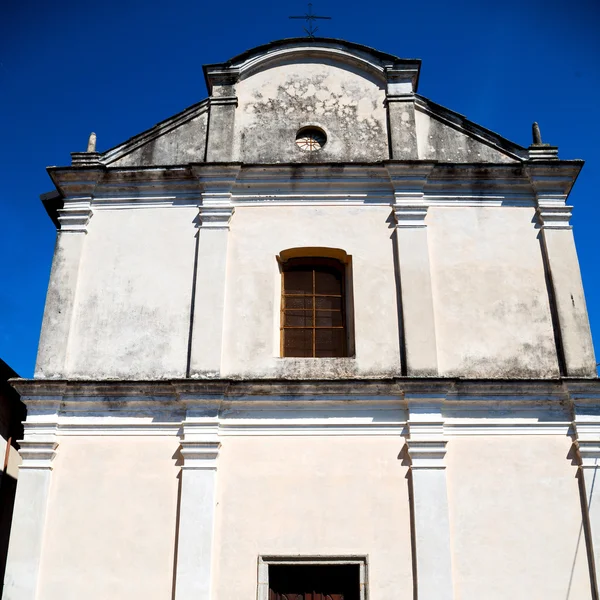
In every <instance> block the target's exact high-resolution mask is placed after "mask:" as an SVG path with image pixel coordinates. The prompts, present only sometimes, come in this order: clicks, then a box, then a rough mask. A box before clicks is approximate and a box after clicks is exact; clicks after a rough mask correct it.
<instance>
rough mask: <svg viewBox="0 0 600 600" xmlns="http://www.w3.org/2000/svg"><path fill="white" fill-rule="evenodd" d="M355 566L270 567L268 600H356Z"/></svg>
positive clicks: (357, 580) (357, 592)
mask: <svg viewBox="0 0 600 600" xmlns="http://www.w3.org/2000/svg"><path fill="white" fill-rule="evenodd" d="M359 599H360V582H359V566H358V565H269V600H359Z"/></svg>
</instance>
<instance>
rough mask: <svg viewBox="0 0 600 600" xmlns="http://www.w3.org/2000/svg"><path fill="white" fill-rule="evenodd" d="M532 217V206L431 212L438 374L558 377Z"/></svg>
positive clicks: (543, 280)
mask: <svg viewBox="0 0 600 600" xmlns="http://www.w3.org/2000/svg"><path fill="white" fill-rule="evenodd" d="M534 217H535V212H534V209H533V208H512V207H505V206H503V207H498V208H493V207H486V208H478V207H460V208H446V207H431V208H430V209H429V211H428V215H427V224H428V239H429V250H430V260H431V271H432V285H433V301H434V310H435V326H436V341H437V348H438V365H439V369H440V374H441V375H446V376H465V377H503V376H510V377H557V376H558V361H557V357H556V347H555V342H554V332H553V328H552V318H551V314H550V306H549V300H548V291H547V287H546V281H545V274H544V266H543V262H542V253H541V250H540V242H539V239H538V230H537V229H536V228H535V226H534Z"/></svg>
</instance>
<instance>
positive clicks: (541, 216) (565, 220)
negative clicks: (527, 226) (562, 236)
mask: <svg viewBox="0 0 600 600" xmlns="http://www.w3.org/2000/svg"><path fill="white" fill-rule="evenodd" d="M572 211H573V207H572V206H568V205H567V204H565V203H564V200H563V203H562V204H556V205H555V204H552V203H550V202H549V203H543V204H539V205H538V208H537V212H536V214H537V218H538V223H539V225H540V227H541V228H542V229H572V226H571V216H572V215H573V212H572Z"/></svg>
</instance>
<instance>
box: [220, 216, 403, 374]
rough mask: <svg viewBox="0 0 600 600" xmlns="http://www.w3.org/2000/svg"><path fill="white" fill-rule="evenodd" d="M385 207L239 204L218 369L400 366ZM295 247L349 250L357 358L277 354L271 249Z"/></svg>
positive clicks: (274, 252)
mask: <svg viewBox="0 0 600 600" xmlns="http://www.w3.org/2000/svg"><path fill="white" fill-rule="evenodd" d="M389 215H390V209H389V208H388V207H386V206H378V207H368V206H360V207H311V206H306V207H256V208H254V207H241V208H240V207H238V208H236V212H235V214H234V216H233V218H232V220H231V230H230V241H229V248H228V262H227V288H226V293H225V325H224V333H223V335H224V342H223V362H222V373H223V375H224V376H234V377H243V376H244V377H245V376H247V377H253V376H254V377H323V376H326V377H343V376H356V375H358V376H366V377H370V376H372V377H375V376H385V375H389V376H392V375H397V374H398V373H399V372H400V350H399V339H398V308H397V301H396V281H395V276H394V253H393V247H392V241H391V235H392V231H393V230H392V229H390V226H389V222H388V219H389ZM296 247H327V248H340V249H342V250H344V251H345V252H346V253H347V254H349V255H351V257H352V292H353V298H354V324H355V346H356V358H346V359H293V358H285V359H284V358H280V342H279V336H280V332H279V311H280V300H281V299H280V295H281V276H280V272H279V266H278V263H277V260H276V257H277V256H278V255H279V253H280V252H281V251H282V250H286V249H288V248H296Z"/></svg>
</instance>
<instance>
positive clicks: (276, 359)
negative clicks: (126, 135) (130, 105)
mask: <svg viewBox="0 0 600 600" xmlns="http://www.w3.org/2000/svg"><path fill="white" fill-rule="evenodd" d="M420 67H421V64H420V61H418V60H404V59H400V58H397V57H395V56H391V55H388V54H384V53H381V52H379V51H376V50H373V49H370V48H366V47H363V46H359V45H357V44H353V43H349V42H344V41H339V40H329V39H319V38H317V39H292V40H282V41H279V42H274V43H271V44H268V45H265V46H261V47H258V48H255V49H253V50H250V51H248V52H246V53H244V54H242V55H240V56H237V57H235V58H233V59H231V60H229V61H228V62H226V63H222V64H215V65H207V66H205V68H204V72H205V76H206V81H207V87H208V90H209V98H208V99H207V100H204V101H202V102H200V103H198V104H196V105H194V106H191V107H190V108H188V109H186V110H185V111H183V112H182V113H180V114H178V115H175V116H174V117H171V118H169V119H167V120H166V121H163V122H161V123H159V124H158V125H156V126H155V127H153V128H151V129H149V130H148V131H146V132H144V133H142V134H140V135H138V136H135V137H133V138H131V139H130V140H128V141H126V142H124V143H123V144H121V145H119V146H117V147H115V148H112V149H110V150H107V151H105V152H97V151H96V148H95V143H94V140H91V142H90V145H89V147H88V151H87V152H78V153H73V155H72V164H71V166H67V167H50V168H49V169H48V171H49V174H50V177H51V179H52V181H53V183H54V185H55V188H56V191H55V192H53V193H51V194H46V195H44V203H45V205H46V207H47V209H48V212H49V213H50V215H51V217H52V218H53V219H54V220H55V222H56V224H57V227H58V234H57V244H56V249H55V255H54V261H53V266H52V272H51V277H50V283H49V288H48V295H47V300H46V308H45V314H44V321H43V327H42V333H41V338H40V345H39V352H38V359H37V365H36V372H35V376H34V378H33V379H29V380H24V379H17V380H13V385H14V387H15V388H16V389H17V390H18V391H19V392H20V394H21V396H22V399H23V401H24V402H25V404H26V405H27V411H28V414H27V419H26V422H25V431H24V439H23V440H22V442H21V443H20V454H21V457H22V464H21V467H20V469H21V470H20V473H19V483H18V488H17V499H16V504H15V510H14V517H13V527H12V535H11V541H10V548H9V557H8V564H7V569H6V579H5V586H4V596H3V597H4V598H5V599H7V600H58V599H60V600H75V599H77V600H79V599H80V598H86V599H87V600H96V599H97V600H100V599H106V598H113V599H123V600H125V599H127V600H132V599H136V600H137V599H139V600H142V599H143V600H167V599H169V600H229V599H231V598H240V599H241V598H244V599H253V600H254V599H256V600H299V599H302V600H304V599H306V600H309V599H310V600H321V599H323V600H327V599H331V600H342V599H345V600H358V599H360V600H366V599H367V598H369V599H370V600H384V599H386V598H390V597H392V598H396V599H398V600H409V599H418V600H450V599H453V600H479V599H481V598H485V599H486V600H505V599H506V598H512V599H523V600H524V599H525V598H527V599H529V598H544V600H565V599H573V600H575V599H576V600H582V599H589V600H593V599H596V598H597V597H598V583H597V578H596V573H597V570H598V567H599V566H600V564H599V562H600V502H599V501H598V498H597V497H596V496H598V494H599V493H600V492H598V486H594V479H595V475H596V464H597V461H598V459H599V458H600V385H599V383H598V379H597V377H596V367H595V358H594V352H593V346H592V339H591V333H590V326H589V322H588V317H587V311H586V306H585V298H584V293H583V288H582V282H581V275H580V269H579V264H578V261H577V255H576V251H575V245H574V238H573V232H572V229H571V226H570V222H569V221H570V217H571V208H572V207H571V206H570V205H569V203H568V196H569V193H570V190H571V188H572V186H573V185H574V183H575V180H576V178H577V175H578V173H579V171H580V170H581V168H582V166H583V163H582V161H577V160H561V159H559V157H558V151H557V148H556V147H553V146H549V145H547V144H544V143H542V140H541V138H540V137H539V135H536V136H535V139H534V143H533V144H532V145H531V146H530V147H529V148H523V147H521V146H519V145H517V144H514V143H512V142H510V141H508V140H506V139H504V138H502V137H501V136H499V135H497V134H495V133H493V132H491V131H489V130H487V129H485V128H483V127H480V126H478V125H476V124H474V123H472V122H470V121H469V120H468V119H466V118H465V117H463V116H461V115H459V114H457V113H455V112H453V111H451V110H449V109H446V108H444V107H442V106H439V105H437V104H435V103H434V102H432V101H430V100H428V99H427V98H425V97H423V96H420V95H419V94H418V93H417V87H418V80H419V72H420Z"/></svg>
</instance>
